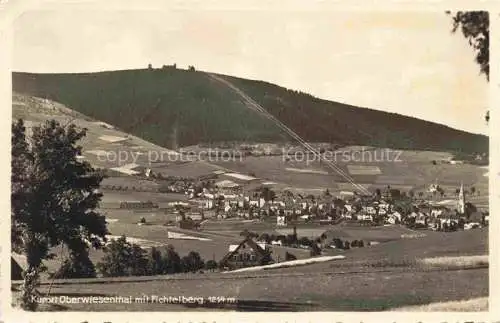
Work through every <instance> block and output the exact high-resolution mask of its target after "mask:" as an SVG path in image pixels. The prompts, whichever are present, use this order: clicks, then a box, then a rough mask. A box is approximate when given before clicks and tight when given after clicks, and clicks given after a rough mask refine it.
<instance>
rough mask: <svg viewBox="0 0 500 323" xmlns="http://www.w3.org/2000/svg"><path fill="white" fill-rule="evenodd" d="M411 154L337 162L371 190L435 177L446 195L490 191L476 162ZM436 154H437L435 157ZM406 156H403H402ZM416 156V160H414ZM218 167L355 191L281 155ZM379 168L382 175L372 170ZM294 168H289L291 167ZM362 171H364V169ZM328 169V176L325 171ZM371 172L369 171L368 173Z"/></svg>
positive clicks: (419, 185) (423, 185)
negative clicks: (462, 190)
mask: <svg viewBox="0 0 500 323" xmlns="http://www.w3.org/2000/svg"><path fill="white" fill-rule="evenodd" d="M405 153H406V154H407V155H408V157H407V159H406V160H405V159H402V161H401V162H390V161H385V162H372V163H367V162H355V161H353V162H349V163H346V162H342V161H340V162H336V165H337V166H338V167H340V168H341V169H343V170H344V172H345V173H349V168H351V170H353V169H354V170H356V171H357V173H358V174H351V177H352V178H353V179H354V180H355V181H356V182H357V183H358V184H361V185H363V186H365V187H366V188H368V189H370V190H374V189H375V188H385V187H386V186H387V185H390V186H391V187H392V188H398V189H402V190H404V191H408V190H410V189H413V190H415V191H425V190H427V189H428V187H429V185H430V184H432V183H435V182H436V180H437V181H438V183H439V184H440V186H442V187H443V188H444V189H445V194H446V195H448V196H454V194H455V189H456V188H457V187H459V186H460V183H461V182H463V184H464V185H465V186H475V187H476V189H477V190H480V191H481V195H485V196H487V194H488V177H485V176H484V173H485V170H484V169H483V168H481V167H480V166H476V165H468V164H462V165H460V164H459V165H450V164H437V165H433V164H432V163H431V161H432V160H435V157H437V156H440V154H439V153H434V152H405ZM436 155H437V156H436ZM401 158H403V157H401ZM411 158H415V159H411ZM215 164H217V165H218V166H221V167H224V168H228V169H232V170H234V171H237V172H240V173H244V174H248V173H253V174H255V175H256V176H257V177H259V178H262V179H264V180H266V181H273V182H276V183H283V184H287V185H289V186H292V187H296V188H299V187H300V188H304V189H318V188H321V189H323V190H324V189H326V188H328V189H329V190H330V191H331V192H339V191H341V190H352V185H350V184H347V183H345V180H344V179H343V178H342V177H340V176H339V175H338V174H333V173H332V171H331V170H329V169H328V168H327V167H325V166H324V165H320V163H319V162H318V161H311V162H307V161H285V160H284V159H283V157H282V156H265V157H245V158H244V159H243V160H242V161H239V160H236V161H231V162H218V163H215ZM374 167H376V168H377V169H379V170H380V174H376V173H375V171H374V170H373V169H372V168H374ZM290 169H291V170H293V171H289V170H290ZM362 170H363V171H362ZM323 172H327V174H328V175H325V174H323ZM368 173H370V174H368Z"/></svg>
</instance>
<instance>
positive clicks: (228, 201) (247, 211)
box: [186, 180, 489, 230]
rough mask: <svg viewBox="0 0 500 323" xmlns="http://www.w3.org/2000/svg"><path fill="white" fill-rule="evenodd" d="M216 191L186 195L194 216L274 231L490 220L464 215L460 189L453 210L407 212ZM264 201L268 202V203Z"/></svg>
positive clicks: (364, 201) (435, 226)
mask: <svg viewBox="0 0 500 323" xmlns="http://www.w3.org/2000/svg"><path fill="white" fill-rule="evenodd" d="M214 187H215V188H213V189H207V188H204V189H202V190H201V191H199V192H194V191H193V190H191V191H188V192H187V193H186V194H188V195H189V198H190V200H189V203H190V204H191V205H193V204H194V205H195V206H196V207H195V208H194V209H195V210H198V211H196V212H198V213H205V217H207V216H206V215H207V214H208V213H207V212H211V213H210V217H217V218H219V219H225V218H230V217H239V218H247V219H252V218H263V217H266V216H276V225H277V226H286V225H287V224H288V223H289V222H290V221H293V222H294V223H297V222H301V221H302V222H310V221H313V222H319V223H320V224H321V223H324V224H331V223H336V222H339V221H351V222H359V223H363V224H379V225H380V224H399V223H401V224H406V225H409V226H412V227H417V228H418V227H419V228H428V229H432V230H450V229H451V230H452V229H454V228H463V229H471V228H475V227H481V226H484V225H487V223H488V220H489V217H488V215H484V214H482V213H481V212H477V211H474V212H472V213H470V214H467V215H466V212H465V199H464V193H463V187H461V189H460V193H459V195H458V199H457V201H456V202H455V203H456V205H455V206H456V208H455V209H453V210H452V209H451V208H448V207H446V206H443V205H434V204H432V203H426V202H413V204H412V205H411V209H410V210H407V211H406V212H405V211H403V210H402V209H400V208H397V207H396V206H395V204H394V200H393V199H391V198H390V196H388V195H387V194H385V193H384V194H382V196H379V197H378V198H374V197H373V196H364V197H363V196H347V197H343V198H341V197H334V196H332V195H331V194H329V193H327V192H326V193H325V194H323V195H321V196H319V197H314V196H311V195H309V196H306V197H303V196H301V195H298V194H296V195H294V194H291V193H290V192H283V193H282V194H280V195H279V196H277V195H276V194H273V195H272V198H271V199H270V198H269V196H266V194H263V193H262V187H260V188H259V189H260V191H248V192H246V193H245V192H243V191H242V190H241V187H240V186H239V185H236V184H235V183H234V182H231V181H227V180H224V181H220V182H217V183H215V186H214ZM266 197H267V198H266Z"/></svg>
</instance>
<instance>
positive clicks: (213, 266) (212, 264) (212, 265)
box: [205, 260, 218, 271]
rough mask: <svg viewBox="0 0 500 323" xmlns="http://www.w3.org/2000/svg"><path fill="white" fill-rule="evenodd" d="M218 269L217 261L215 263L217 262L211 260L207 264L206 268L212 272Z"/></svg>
mask: <svg viewBox="0 0 500 323" xmlns="http://www.w3.org/2000/svg"><path fill="white" fill-rule="evenodd" d="M217 267H218V264H217V261H215V260H209V261H207V263H206V264H205V268H206V269H207V270H210V271H214V270H215V269H217Z"/></svg>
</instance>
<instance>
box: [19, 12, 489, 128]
mask: <svg viewBox="0 0 500 323" xmlns="http://www.w3.org/2000/svg"><path fill="white" fill-rule="evenodd" d="M12 56H13V68H14V70H16V71H26V72H89V71H101V70H115V69H129V68H144V67H146V66H147V64H148V63H151V64H153V66H154V67H160V66H161V65H163V64H172V63H177V65H178V66H179V67H186V66H188V65H194V66H195V67H196V68H197V69H200V70H206V71H211V72H218V73H223V74H229V75H234V76H239V77H245V78H250V79H259V80H265V81H268V82H271V83H276V84H278V85H281V86H284V87H288V88H292V89H297V90H302V91H304V92H308V93H311V94H313V95H315V96H318V97H320V98H324V99H329V100H335V101H340V102H345V103H349V104H353V105H357V106H363V107H369V108H373V109H379V110H384V111H390V112H397V113H401V114H405V115H410V116H414V117H417V118H421V119H426V120H430V121H435V122H439V123H443V124H446V125H449V126H451V127H454V128H459V129H462V130H466V131H471V132H476V133H486V132H487V127H486V125H485V122H484V112H485V111H486V109H487V106H488V100H489V98H488V84H487V82H486V80H485V77H484V75H480V74H479V68H478V66H477V65H476V64H475V63H474V53H473V52H472V50H471V49H470V48H469V46H468V44H467V41H466V40H465V39H463V37H462V36H461V35H460V34H456V35H454V34H451V21H450V17H449V16H447V15H446V14H445V13H444V12H433V13H431V12H412V13H410V12H406V13H401V12H400V13H389V12H386V13H373V12H371V13H368V12H365V13H363V12H351V13H349V12H333V11H308V12H298V11H295V12H293V11H289V12H286V13H285V12H281V13H280V12H277V11H273V12H266V11H262V10H260V11H259V10H252V11H234V10H211V11H204V10H195V9H193V10H170V11H167V10H164V11H148V10H133V11H132V10H127V11H124V10H101V9H99V7H97V6H95V7H92V6H90V7H89V6H87V7H86V9H81V8H80V9H78V10H76V9H72V8H71V7H69V6H62V5H61V6H58V9H57V10H52V9H50V10H44V11H28V12H25V13H24V14H23V15H21V16H20V17H19V18H18V19H17V20H16V21H15V23H14V52H13V55H12Z"/></svg>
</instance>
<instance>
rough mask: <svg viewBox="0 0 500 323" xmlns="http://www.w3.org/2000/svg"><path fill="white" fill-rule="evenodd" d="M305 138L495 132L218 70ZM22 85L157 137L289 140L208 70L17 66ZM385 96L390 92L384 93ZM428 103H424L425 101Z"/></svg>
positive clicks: (409, 139)
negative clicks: (57, 70) (33, 69)
mask: <svg viewBox="0 0 500 323" xmlns="http://www.w3.org/2000/svg"><path fill="white" fill-rule="evenodd" d="M219 76H220V77H222V78H224V79H225V80H227V81H229V82H231V83H232V84H233V85H234V86H236V87H238V88H239V89H240V90H242V91H243V92H245V93H246V94H247V95H249V96H250V97H251V98H252V99H253V100H255V101H256V102H258V103H259V104H260V105H261V106H262V107H264V108H265V109H266V110H267V111H268V112H269V113H271V114H272V115H274V116H275V117H276V118H278V119H279V120H281V121H282V122H283V123H284V124H286V125H287V126H288V127H289V128H291V129H293V130H294V131H295V132H297V133H298V134H299V135H300V136H301V137H303V138H304V139H305V140H306V141H310V142H330V143H335V144H339V145H368V146H378V147H387V148H393V149H419V150H436V151H452V152H458V151H460V152H464V153H471V152H487V151H488V137H486V136H482V135H476V134H471V133H467V132H464V131H459V130H456V129H452V128H449V127H447V126H444V125H441V124H437V123H432V122H428V121H423V120H420V119H416V118H411V117H406V116H402V115H399V114H394V113H387V112H382V111H378V110H371V109H366V108H360V107H355V106H350V105H346V104H342V103H337V102H332V101H326V100H322V99H318V98H315V97H313V96H311V95H309V94H305V93H302V92H297V91H293V90H288V89H285V88H283V87H279V86H277V85H274V84H270V83H266V82H262V81H253V80H247V79H241V78H236V77H231V76H225V75H219ZM13 90H14V91H15V92H19V93H23V94H29V95H33V96H38V97H42V98H47V99H51V100H54V101H58V102H60V103H63V104H65V105H66V106H68V107H71V108H72V109H75V110H76V111H78V112H81V113H83V114H85V115H88V116H90V117H92V118H95V119H98V120H102V121H105V122H108V123H110V124H113V125H115V126H117V127H118V128H120V129H122V130H123V131H126V132H130V133H132V134H134V135H136V136H139V137H142V138H144V139H146V140H149V141H151V142H153V143H155V144H158V145H161V146H164V147H168V148H177V146H187V145H193V144H198V143H217V142H224V141H226V142H227V141H246V142H282V141H289V140H290V138H289V137H287V135H285V134H284V133H283V132H282V131H281V130H280V129H279V128H278V127H277V126H275V125H274V124H273V123H272V122H271V121H269V120H268V119H266V118H265V117H263V116H261V115H260V114H258V113H256V112H254V111H252V110H250V109H248V108H247V107H246V106H245V103H243V100H242V99H241V97H240V96H239V95H238V94H237V93H235V92H234V91H233V90H232V89H230V88H229V87H227V86H225V85H224V84H222V83H220V82H217V81H214V80H213V79H211V78H210V77H209V76H208V74H207V73H204V72H198V71H187V70H181V69H175V68H173V67H167V68H163V69H139V70H124V71H110V72H98V73H79V74H31V73H17V72H15V73H13ZM381 95H384V94H383V93H381ZM422 104H425V102H422Z"/></svg>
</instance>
